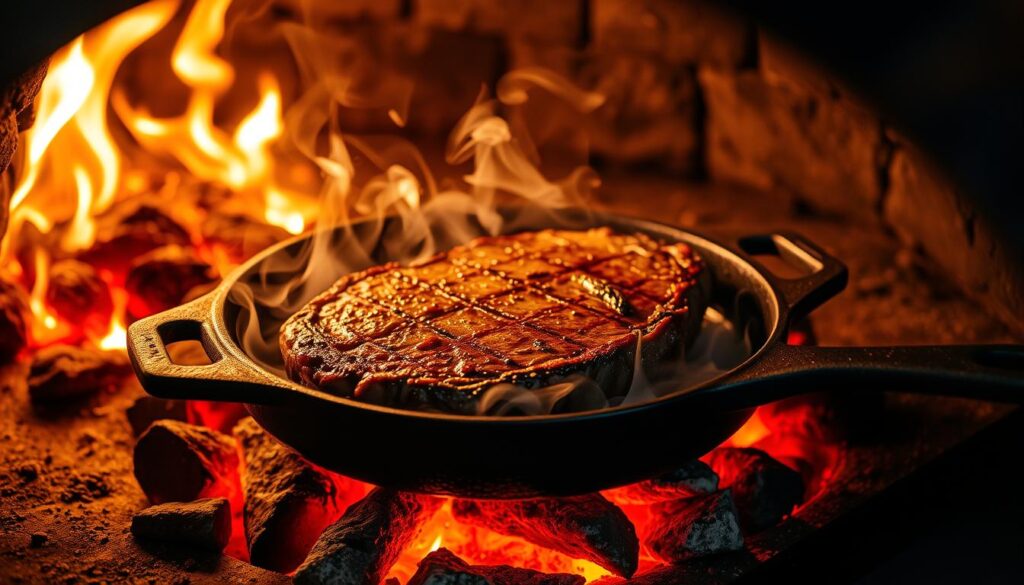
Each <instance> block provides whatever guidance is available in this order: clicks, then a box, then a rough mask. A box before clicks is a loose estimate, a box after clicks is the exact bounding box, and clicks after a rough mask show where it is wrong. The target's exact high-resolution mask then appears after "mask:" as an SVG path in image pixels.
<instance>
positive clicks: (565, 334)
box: [280, 228, 708, 413]
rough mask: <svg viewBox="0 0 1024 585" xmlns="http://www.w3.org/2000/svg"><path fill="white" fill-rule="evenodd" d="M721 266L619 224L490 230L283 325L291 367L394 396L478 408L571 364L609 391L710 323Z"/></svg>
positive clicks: (372, 279)
mask: <svg viewBox="0 0 1024 585" xmlns="http://www.w3.org/2000/svg"><path fill="white" fill-rule="evenodd" d="M707 286H708V277H707V273H706V271H705V270H704V269H703V264H702V262H701V260H700V258H699V257H698V256H697V255H696V253H695V252H694V251H693V250H692V249H691V248H690V247H689V246H687V245H686V244H682V243H675V244H659V243H658V242H655V241H654V240H651V239H650V238H648V237H646V236H643V235H640V234H631V235H626V234H620V233H616V232H613V231H612V230H610V229H609V228H598V229H591V230H587V231H564V230H543V231H536V232H526V233H520V234H516V235H511V236H495V237H484V238H479V239H477V240H474V241H473V242H471V243H469V244H467V245H465V246H460V247H456V248H453V249H452V250H449V251H448V252H445V253H442V254H439V255H437V256H435V257H433V258H431V259H430V260H428V261H425V262H422V263H419V264H417V265H414V266H410V267H401V266H399V265H397V264H387V265H383V266H377V267H373V268H370V269H367V270H364V271H362V272H357V273H353V274H349V275H346V276H344V277H342V278H341V279H340V280H339V281H338V282H337V283H335V284H334V286H332V287H331V288H330V289H329V290H327V291H326V292H324V293H322V294H321V295H319V296H318V297H316V298H315V299H313V300H312V301H310V302H309V303H308V304H307V305H306V306H305V307H303V308H302V309H301V310H300V311H299V312H297V313H296V314H295V315H293V316H292V317H291V318H290V319H289V320H288V321H287V322H286V323H285V324H284V325H283V327H282V329H281V338H280V342H281V350H282V354H283V355H284V358H285V367H286V370H287V372H288V375H289V376H290V377H291V378H292V379H293V380H295V381H296V382H299V383H301V384H304V385H306V386H309V387H312V388H318V389H321V390H325V391H328V392H332V393H334V394H337V395H341V396H347V397H354V398H356V399H359V400H364V401H367V402H374V403H379V404H386V405H391V406H397V407H403V408H411V409H424V410H441V411H447V412H464V413H465V412H470V413H471V412H474V410H475V405H476V402H477V399H478V398H479V397H480V396H481V395H482V394H483V392H484V391H485V390H486V389H488V388H490V387H492V386H493V385H495V384H497V383H506V382H507V383H512V384H517V385H520V386H524V387H528V388H535V387H539V386H544V385H547V384H550V383H553V382H555V381H557V380H559V379H561V378H563V377H565V376H567V375H571V374H582V375H585V376H588V377H590V378H591V379H593V380H595V381H596V382H597V383H598V384H599V385H600V386H601V388H602V389H603V390H604V391H605V393H606V394H607V395H608V396H609V397H614V396H621V395H622V394H624V393H625V392H626V391H627V390H628V388H629V384H630V382H631V380H632V372H633V365H634V361H635V360H634V355H635V352H636V347H637V337H638V336H642V345H641V346H642V356H641V357H642V362H643V364H644V366H645V367H646V366H648V365H651V364H655V363H657V362H659V361H661V360H663V359H665V358H666V357H668V356H671V355H678V352H679V351H680V350H681V349H682V348H683V347H684V346H685V344H686V343H687V342H689V341H690V340H691V339H692V338H693V337H694V336H695V335H696V333H697V332H698V331H699V329H700V323H701V320H702V318H703V314H704V309H705V306H706V296H707V294H706V293H707V290H706V289H707Z"/></svg>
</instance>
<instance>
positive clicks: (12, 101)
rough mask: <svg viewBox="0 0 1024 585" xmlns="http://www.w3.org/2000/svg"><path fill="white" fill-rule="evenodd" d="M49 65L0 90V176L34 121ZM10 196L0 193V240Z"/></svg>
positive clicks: (44, 63)
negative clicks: (37, 102)
mask: <svg viewBox="0 0 1024 585" xmlns="http://www.w3.org/2000/svg"><path fill="white" fill-rule="evenodd" d="M49 63H50V61H49V59H46V60H44V61H43V62H41V63H39V64H38V65H36V66H35V67H32V68H31V69H29V70H28V71H26V72H25V73H23V74H21V75H20V76H18V77H16V78H15V79H14V80H13V81H11V83H10V84H9V85H7V86H5V87H0V173H3V172H4V171H5V170H7V165H8V164H10V162H11V157H12V156H14V152H15V150H17V148H18V133H19V132H24V131H25V130H28V129H29V128H30V127H31V126H32V123H33V122H34V121H35V108H34V107H33V104H34V103H35V99H36V94H38V93H39V88H40V87H41V86H42V85H43V78H44V77H46V70H47V68H48V67H49ZM10 196H11V190H10V189H0V240H2V239H3V237H4V234H5V233H6V232H7V218H8V213H9V212H10V208H11V206H10V203H11V202H10Z"/></svg>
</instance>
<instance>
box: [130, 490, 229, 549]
mask: <svg viewBox="0 0 1024 585" xmlns="http://www.w3.org/2000/svg"><path fill="white" fill-rule="evenodd" d="M132 535H133V536H135V538H137V539H139V540H154V541H160V542H173V543H178V544H186V545H189V546H194V547H196V548H202V549H206V550H213V551H221V550H224V547H225V546H227V544H228V540H229V539H230V538H231V506H230V504H228V501H227V500H226V499H225V498H210V499H203V500H196V501H194V502H168V503H165V504H158V505H156V506H150V507H149V508H146V509H145V510H142V511H141V512H139V513H138V514H136V515H135V517H133V518H132Z"/></svg>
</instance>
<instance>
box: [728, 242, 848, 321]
mask: <svg viewBox="0 0 1024 585" xmlns="http://www.w3.org/2000/svg"><path fill="white" fill-rule="evenodd" d="M737 244H738V245H739V248H740V249H741V250H742V251H743V252H745V253H746V254H748V255H759V254H768V255H776V256H779V257H780V258H781V259H782V260H783V261H785V262H786V263H787V264H790V265H791V266H793V267H794V268H796V269H798V270H800V271H801V272H804V273H806V275H805V276H800V277H796V278H784V277H782V276H778V275H776V274H772V272H771V271H770V270H768V269H766V268H765V267H764V266H763V265H762V264H761V263H760V262H758V261H757V259H756V258H750V257H748V258H747V259H748V260H749V261H750V262H752V263H753V264H755V265H757V266H758V268H759V269H760V270H761V272H762V273H764V274H765V275H766V276H768V277H769V280H771V282H772V283H773V284H774V285H775V287H776V289H778V291H779V293H780V296H781V297H782V299H781V300H782V302H783V304H784V305H785V306H786V308H787V309H788V313H789V314H790V316H791V317H790V318H791V319H792V318H799V317H803V316H805V315H807V314H808V313H810V312H811V311H813V310H814V309H816V308H817V307H818V306H820V305H822V304H823V303H824V302H825V301H827V300H829V299H831V298H832V297H834V296H836V295H837V294H839V293H840V292H841V291H842V290H843V289H844V288H846V282H847V278H848V273H847V270H846V265H845V264H843V263H842V262H841V261H840V260H839V259H838V258H836V257H834V256H832V255H830V254H829V253H828V252H826V251H825V250H823V249H821V248H820V247H818V246H817V245H816V244H814V243H813V242H811V241H810V240H808V239H807V238H805V237H803V236H801V235H800V234H797V233H795V232H790V231H779V232H773V233H771V234H765V235H755V236H746V237H742V238H739V240H738V241H737Z"/></svg>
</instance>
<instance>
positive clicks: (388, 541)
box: [295, 488, 442, 585]
mask: <svg viewBox="0 0 1024 585" xmlns="http://www.w3.org/2000/svg"><path fill="white" fill-rule="evenodd" d="M441 502H442V500H440V499H438V498H434V497H430V496H421V495H417V494H409V493H402V492H396V491H394V490H388V489H384V488H376V489H374V490H373V491H372V492H370V493H369V494H367V495H366V497H365V498H363V499H362V500H359V501H358V502H356V503H355V504H352V505H351V506H349V507H348V509H347V510H345V514H344V515H342V517H341V518H340V519H339V520H338V521H337V522H335V523H334V524H331V525H330V526H328V527H327V529H326V530H324V533H323V534H321V535H320V538H319V539H317V541H316V544H314V545H313V549H312V550H311V551H310V552H309V556H308V557H306V560H305V561H304V562H303V563H302V566H300V567H299V568H298V570H296V571H295V582H296V583H297V584H299V585H315V584H323V583H333V584H339V585H377V583H380V582H381V580H382V579H383V578H384V576H385V575H386V574H387V572H388V571H389V570H390V569H391V566H392V565H394V564H395V561H396V560H398V556H399V555H400V554H401V553H402V550H404V549H405V547H406V546H407V545H408V544H409V543H410V542H411V541H412V540H413V539H414V538H416V536H417V535H418V534H419V532H420V530H421V528H422V527H423V524H424V523H426V522H427V520H429V519H430V518H431V516H433V515H434V513H435V512H437V510H438V509H440V507H441Z"/></svg>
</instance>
